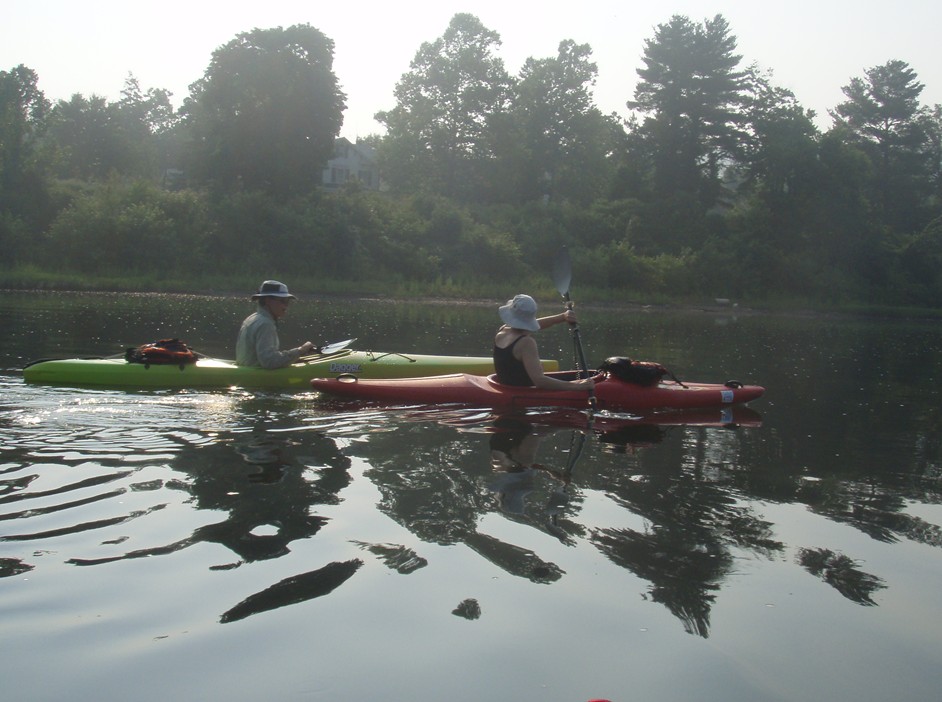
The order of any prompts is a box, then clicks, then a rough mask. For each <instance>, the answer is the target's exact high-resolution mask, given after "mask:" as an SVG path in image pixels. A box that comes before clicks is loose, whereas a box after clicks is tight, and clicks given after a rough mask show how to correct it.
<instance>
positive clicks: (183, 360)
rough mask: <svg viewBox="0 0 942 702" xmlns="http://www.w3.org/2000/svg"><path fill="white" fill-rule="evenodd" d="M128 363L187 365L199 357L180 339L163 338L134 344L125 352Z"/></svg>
mask: <svg viewBox="0 0 942 702" xmlns="http://www.w3.org/2000/svg"><path fill="white" fill-rule="evenodd" d="M124 358H125V360H126V361H127V362H128V363H143V364H144V365H145V366H151V365H154V366H170V365H174V366H180V368H181V369H182V368H183V366H186V365H188V364H190V363H196V361H197V360H198V359H199V354H197V353H196V352H195V351H194V350H193V349H191V348H190V347H189V346H187V345H186V344H185V343H183V342H182V341H180V340H179V339H161V340H160V341H155V342H153V343H152V344H143V345H142V346H134V347H132V348H129V349H127V351H125V352H124Z"/></svg>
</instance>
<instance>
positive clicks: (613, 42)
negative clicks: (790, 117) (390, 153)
mask: <svg viewBox="0 0 942 702" xmlns="http://www.w3.org/2000/svg"><path fill="white" fill-rule="evenodd" d="M458 12H468V13H471V14H473V15H476V16H477V17H478V18H479V19H480V20H481V22H482V23H483V24H484V26H485V27H487V28H489V29H492V30H494V31H496V32H497V33H498V34H500V37H501V40H502V46H501V48H500V50H499V51H498V55H499V56H500V58H502V59H503V60H504V64H505V67H506V68H507V70H508V72H509V73H511V74H513V75H515V74H516V73H517V72H518V71H519V70H520V68H521V66H522V65H523V62H524V61H525V60H526V59H527V58H528V57H531V56H532V57H535V58H546V57H551V56H555V55H556V50H557V47H558V46H559V42H560V41H562V40H563V39H573V40H575V41H576V42H578V43H580V44H589V45H590V46H591V47H592V50H593V58H594V60H595V62H596V64H597V65H598V69H599V75H598V81H597V85H596V89H595V98H596V103H597V105H598V106H599V108H600V109H601V110H602V111H603V112H606V113H611V112H617V113H618V114H620V115H622V116H625V115H627V110H626V108H625V102H626V101H627V100H629V99H631V97H632V95H633V93H634V88H635V84H636V82H637V73H636V71H637V68H638V67H639V66H640V65H641V62H640V57H641V54H642V52H643V50H644V40H645V39H649V38H651V37H653V35H654V31H655V27H656V25H658V24H663V23H666V22H667V21H668V20H669V19H670V17H671V16H672V15H675V14H680V15H685V16H687V17H689V18H690V19H691V20H693V21H695V22H701V21H703V20H704V19H706V18H709V17H713V16H714V15H716V14H722V15H723V16H724V17H725V18H726V19H727V21H728V22H729V24H730V29H731V32H732V34H733V35H735V36H736V37H737V40H738V53H739V54H741V55H742V57H743V59H742V64H741V65H742V66H743V67H745V66H746V65H748V64H750V63H753V62H755V63H757V64H758V65H759V66H760V67H761V68H762V69H769V70H771V71H772V72H773V81H774V82H775V83H776V84H777V85H779V86H781V87H785V88H789V89H791V90H792V91H793V92H794V93H795V95H796V96H797V97H798V100H799V101H800V102H801V103H802V105H804V106H805V107H806V108H809V109H813V110H815V111H816V112H817V113H818V115H819V119H818V124H819V126H821V127H822V128H826V127H827V126H828V125H829V124H830V120H829V118H828V117H827V110H828V109H830V108H833V107H834V106H835V105H836V104H838V103H839V102H841V101H842V100H843V99H844V96H843V93H842V92H841V86H844V85H846V84H847V83H848V82H849V80H850V79H851V78H853V77H858V76H863V75H864V72H865V71H866V69H868V68H872V67H874V66H879V65H882V64H884V63H886V62H887V61H890V60H894V59H899V60H902V61H905V62H907V63H908V64H909V65H910V66H911V67H912V68H913V69H914V70H915V71H916V73H917V74H918V77H919V80H920V81H921V82H922V83H923V84H925V90H924V91H923V93H922V96H921V103H922V104H924V105H934V104H937V103H942V52H940V51H939V50H938V48H936V47H937V46H938V34H939V28H940V27H942V2H939V0H891V1H884V2H873V1H871V0H817V1H815V2H810V1H807V0H792V1H791V2H780V3H768V2H763V1H762V0H715V1H714V2H709V1H707V0H668V1H667V2H656V1H654V0H649V1H648V2H635V1H633V0H621V1H610V0H598V1H595V2H593V1H591V0H589V1H585V0H584V1H583V2H577V1H573V0H568V1H566V2H557V1H556V0H543V2H521V1H520V0H465V1H463V2H462V1H459V0H429V1H427V2H426V1H422V2H418V1H410V0H398V2H396V1H390V0H384V1H382V2H378V1H374V0H359V2H357V1H354V2H328V1H326V0H307V1H302V0H284V1H279V0H256V1H255V2H243V1H242V0H230V1H229V2H209V1H206V0H189V1H188V2H180V1H179V0H162V1H160V2H148V3H143V2H135V1H134V0H121V1H120V2H118V1H113V0H85V2H78V1H77V0H36V1H35V2H29V3H27V2H23V1H19V2H16V3H6V4H5V7H4V10H3V14H2V18H3V19H2V22H3V23H2V25H0V70H9V69H11V68H13V67H14V66H17V65H19V64H25V65H26V66H28V67H29V68H32V69H33V70H34V71H35V72H36V73H37V75H38V76H39V87H40V88H41V89H42V90H43V91H44V92H45V94H46V97H48V98H50V99H52V100H59V99H68V98H69V97H70V96H71V95H72V94H73V93H82V94H83V95H85V96H89V95H92V94H96V95H101V96H103V97H105V98H107V99H109V100H117V99H119V98H120V93H121V89H122V87H123V86H124V81H125V79H126V77H127V76H128V73H133V74H134V76H135V77H136V78H137V79H138V81H139V83H140V85H141V87H142V88H143V89H145V90H147V89H148V88H164V89H166V90H169V91H170V92H172V93H173V97H172V100H173V102H174V104H175V105H176V106H179V105H180V103H181V102H182V101H183V99H184V98H185V97H186V96H187V94H188V92H189V90H188V87H189V85H190V83H192V82H193V81H195V80H197V79H198V78H200V77H201V76H202V75H203V72H204V71H205V70H206V67H207V66H208V65H209V60H210V56H211V54H212V52H213V51H214V50H215V49H217V48H218V47H220V46H222V45H223V44H225V43H227V42H228V41H229V40H231V39H232V38H234V37H235V35H236V34H239V33H240V32H245V31H249V30H251V29H254V28H256V27H258V28H271V27H278V26H281V27H288V26H290V25H293V24H302V23H307V24H310V25H312V26H314V27H316V28H318V29H320V30H321V31H322V32H323V33H324V34H326V35H327V36H328V37H330V38H331V39H333V41H334V44H335V52H334V72H335V73H336V75H337V77H338V80H339V81H340V84H341V86H342V89H343V90H344V92H345V93H346V95H347V110H346V112H345V113H344V126H343V130H342V134H343V135H344V136H346V137H348V138H350V139H355V138H356V137H357V136H365V135H367V134H371V133H376V132H380V131H381V127H380V125H378V124H377V123H376V122H375V121H374V120H373V115H374V114H375V113H376V112H377V111H378V110H383V109H389V108H391V107H393V105H394V101H393V88H394V87H395V84H396V82H397V81H398V80H399V78H400V77H401V76H402V74H403V73H405V72H406V71H408V70H409V62H410V61H411V60H412V58H413V57H414V56H415V53H416V51H417V50H418V48H419V46H420V45H421V43H422V42H424V41H433V40H435V39H437V38H438V37H440V36H441V35H442V34H443V33H444V31H445V29H446V28H447V26H448V22H449V21H450V20H451V18H452V17H453V16H454V15H455V13H458Z"/></svg>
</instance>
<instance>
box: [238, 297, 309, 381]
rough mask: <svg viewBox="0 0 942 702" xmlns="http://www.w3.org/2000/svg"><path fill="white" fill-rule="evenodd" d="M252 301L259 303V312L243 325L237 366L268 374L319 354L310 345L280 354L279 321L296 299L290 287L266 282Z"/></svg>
mask: <svg viewBox="0 0 942 702" xmlns="http://www.w3.org/2000/svg"><path fill="white" fill-rule="evenodd" d="M252 299H253V300H257V301H258V310H257V311H256V312H253V313H252V314H250V315H249V316H248V317H246V318H245V321H244V322H242V328H241V329H240V330H239V338H238V340H237V341H236V364H237V365H240V366H256V367H258V366H260V367H262V368H267V369H269V370H271V369H273V368H283V367H284V366H288V365H291V364H292V363H294V362H295V361H297V360H298V359H299V358H301V356H304V355H305V354H308V353H311V351H314V350H316V347H315V346H314V344H313V343H311V342H310V341H305V342H304V343H303V344H301V345H300V346H299V347H297V348H296V349H288V350H286V351H282V350H281V344H280V342H279V341H278V320H279V319H281V318H282V317H284V316H285V314H286V313H287V311H288V305H289V304H290V303H291V301H292V300H296V299H297V298H296V297H295V296H294V295H292V294H291V293H289V292H288V286H287V285H285V284H284V283H279V282H278V281H277V280H266V281H265V282H264V283H262V284H261V286H260V287H259V289H258V292H257V293H255V294H254V295H252Z"/></svg>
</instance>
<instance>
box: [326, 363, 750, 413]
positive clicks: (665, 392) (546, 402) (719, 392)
mask: <svg viewBox="0 0 942 702" xmlns="http://www.w3.org/2000/svg"><path fill="white" fill-rule="evenodd" d="M547 375H548V376H550V377H554V378H559V379H561V380H575V379H576V378H577V377H578V374H577V373H576V372H575V371H564V372H559V373H547ZM311 387H313V388H314V389H315V390H318V391H320V392H324V393H328V394H330V395H334V396H337V397H345V398H355V399H360V400H373V401H379V402H384V403H396V404H416V403H418V404H436V405H437V404H462V405H472V406H476V407H509V408H515V407H572V408H576V409H581V408H585V407H588V406H589V395H588V393H586V392H577V391H568V390H564V391H559V390H541V389H539V388H533V387H517V386H512V385H502V384H500V383H498V382H497V379H496V376H493V375H490V376H487V377H481V376H474V375H468V374H467V373H454V374H451V375H436V376H432V377H428V378H396V379H360V378H357V377H356V376H352V375H342V376H340V377H337V378H314V379H313V380H311ZM764 392H765V388H763V387H760V386H758V385H742V384H740V383H736V382H729V383H726V384H725V385H720V384H716V383H688V382H683V383H681V382H679V381H676V380H666V379H665V380H661V382H659V383H656V384H654V385H648V386H644V385H638V384H635V383H629V382H625V381H623V380H619V379H618V378H615V377H614V376H612V375H610V374H607V375H605V377H604V378H603V379H601V380H598V381H596V384H595V398H596V404H595V407H596V409H599V410H610V411H620V412H650V411H652V410H660V409H695V408H703V407H723V406H728V405H740V404H744V403H746V402H750V401H752V400H755V399H756V398H757V397H761V396H762V394H763V393H764Z"/></svg>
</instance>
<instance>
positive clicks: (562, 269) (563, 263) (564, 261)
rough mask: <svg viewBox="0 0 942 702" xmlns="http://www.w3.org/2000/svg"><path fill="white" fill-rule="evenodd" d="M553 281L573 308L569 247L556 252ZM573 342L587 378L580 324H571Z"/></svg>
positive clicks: (580, 366)
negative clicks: (570, 289)
mask: <svg viewBox="0 0 942 702" xmlns="http://www.w3.org/2000/svg"><path fill="white" fill-rule="evenodd" d="M553 282H554V283H555V284H556V290H558V291H559V294H560V295H562V298H563V301H564V302H565V303H566V309H567V310H571V309H572V299H571V298H570V297H569V286H570V284H571V283H572V261H571V260H570V258H569V249H567V248H566V247H565V246H563V247H562V248H561V249H560V250H559V252H558V253H557V254H556V261H555V262H554V264H553ZM570 331H572V338H573V343H574V344H575V347H576V353H577V354H578V359H579V360H578V364H579V370H580V371H582V373H581V377H583V378H587V377H588V375H589V366H587V365H586V362H585V353H583V351H582V337H581V336H580V334H579V324H578V323H576V324H571V325H570Z"/></svg>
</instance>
